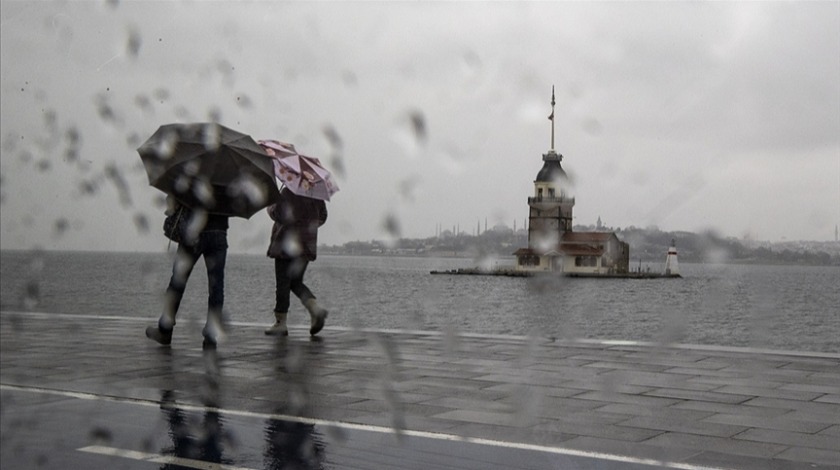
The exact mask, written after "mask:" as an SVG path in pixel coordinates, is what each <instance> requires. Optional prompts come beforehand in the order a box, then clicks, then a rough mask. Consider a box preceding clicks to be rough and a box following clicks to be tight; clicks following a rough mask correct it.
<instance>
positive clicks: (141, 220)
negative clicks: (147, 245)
mask: <svg viewBox="0 0 840 470" xmlns="http://www.w3.org/2000/svg"><path fill="white" fill-rule="evenodd" d="M134 226H135V227H137V231H138V232H139V233H143V234H146V233H149V218H148V217H146V215H145V214H141V213H139V212H138V213H137V214H134Z"/></svg>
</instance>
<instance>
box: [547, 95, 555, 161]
mask: <svg viewBox="0 0 840 470" xmlns="http://www.w3.org/2000/svg"><path fill="white" fill-rule="evenodd" d="M548 120H549V121H551V151H552V152H553V151H554V85H551V114H549V115H548Z"/></svg>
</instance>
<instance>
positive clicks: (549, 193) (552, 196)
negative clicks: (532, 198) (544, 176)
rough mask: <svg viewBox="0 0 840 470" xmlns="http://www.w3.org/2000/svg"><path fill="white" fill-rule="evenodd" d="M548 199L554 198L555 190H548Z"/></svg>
mask: <svg viewBox="0 0 840 470" xmlns="http://www.w3.org/2000/svg"><path fill="white" fill-rule="evenodd" d="M548 197H550V198H554V188H548Z"/></svg>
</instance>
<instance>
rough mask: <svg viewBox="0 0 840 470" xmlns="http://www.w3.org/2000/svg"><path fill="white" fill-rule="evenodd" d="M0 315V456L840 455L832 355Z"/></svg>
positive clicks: (528, 458)
mask: <svg viewBox="0 0 840 470" xmlns="http://www.w3.org/2000/svg"><path fill="white" fill-rule="evenodd" d="M150 323H152V322H151V321H150V320H141V319H134V318H118V317H98V316H79V315H61V314H47V313H32V312H28V313H20V312H9V311H4V312H2V313H0V394H2V395H0V396H2V406H1V407H0V430H2V439H0V467H2V468H36V467H37V468H113V467H116V468H145V469H151V468H243V469H257V468H271V469H277V468H350V469H355V468H358V469H402V468H404V469H413V468H417V469H420V468H424V469H429V468H452V469H507V468H523V469H555V468H558V469H567V468H569V469H589V468H606V469H637V468H639V469H642V468H659V467H664V468H681V469H703V468H733V469H787V468H790V469H813V468H834V469H840V354H827V353H822V354H820V353H797V352H780V351H762V350H747V349H739V348H723V347H699V346H694V347H689V346H662V345H650V344H638V343H631V342H596V341H561V340H553V339H550V338H525V337H514V336H501V335H500V336H493V335H469V334H461V335H454V334H438V333H435V332H417V331H370V330H365V331H359V330H352V329H340V328H334V327H330V326H329V324H328V326H327V328H325V329H324V331H323V332H322V333H321V334H320V335H319V336H318V337H316V338H314V339H312V338H310V337H309V335H308V331H307V327H306V326H305V325H299V326H295V325H293V326H292V327H291V329H290V330H291V331H290V336H289V337H287V338H279V339H278V338H270V337H266V336H265V335H263V333H262V329H263V328H264V325H255V324H246V323H232V324H231V325H230V326H229V328H228V336H227V337H226V338H225V340H224V342H222V343H221V344H220V345H219V347H218V348H217V349H216V350H203V349H202V345H201V343H202V341H201V339H202V337H201V332H200V331H201V327H202V325H201V324H200V323H197V322H189V321H187V320H182V321H181V322H179V324H178V325H177V326H176V330H175V334H174V336H173V341H172V345H171V346H170V347H163V346H159V345H157V344H156V343H153V342H151V341H149V340H148V339H146V338H145V336H144V333H143V331H144V328H145V326H146V325H147V324H150Z"/></svg>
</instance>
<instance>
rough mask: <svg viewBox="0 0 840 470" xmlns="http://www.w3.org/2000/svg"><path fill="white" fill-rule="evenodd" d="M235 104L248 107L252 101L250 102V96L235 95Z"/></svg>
mask: <svg viewBox="0 0 840 470" xmlns="http://www.w3.org/2000/svg"><path fill="white" fill-rule="evenodd" d="M236 104H238V105H239V107H240V108H250V107H251V106H252V105H253V103H251V98H249V97H248V95H244V94H243V95H240V96H237V97H236Z"/></svg>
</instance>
